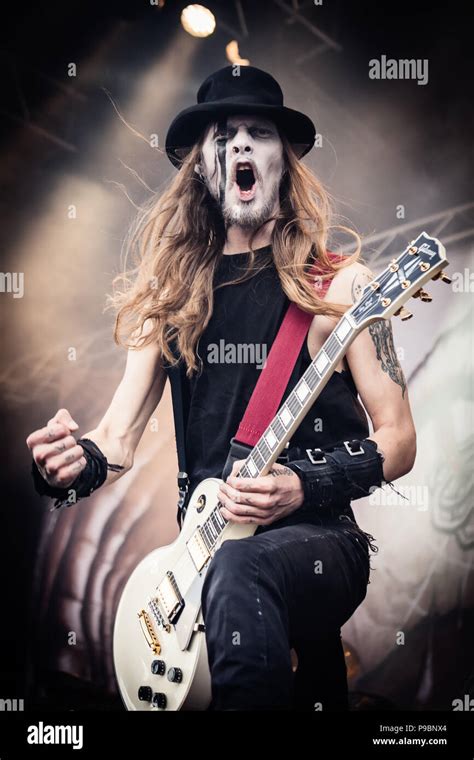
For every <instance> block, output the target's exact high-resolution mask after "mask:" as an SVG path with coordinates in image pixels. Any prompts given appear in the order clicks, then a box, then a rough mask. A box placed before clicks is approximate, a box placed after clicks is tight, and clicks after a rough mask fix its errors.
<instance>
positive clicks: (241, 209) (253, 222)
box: [222, 186, 278, 230]
mask: <svg viewBox="0 0 474 760" xmlns="http://www.w3.org/2000/svg"><path fill="white" fill-rule="evenodd" d="M277 200H278V187H276V186H275V188H274V190H273V192H272V194H271V197H269V198H266V199H264V200H263V202H260V203H259V202H257V204H256V203H255V200H252V201H236V202H235V203H233V204H232V205H230V206H229V205H227V204H226V203H224V208H223V209H222V216H223V218H224V223H225V225H226V227H230V226H232V225H237V226H238V227H243V228H245V229H249V230H254V229H256V228H257V227H260V225H262V224H263V223H264V222H266V221H267V220H268V219H269V218H270V217H271V216H272V214H273V211H274V209H275V204H276V201H277Z"/></svg>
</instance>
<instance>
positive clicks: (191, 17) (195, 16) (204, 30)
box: [181, 4, 216, 37]
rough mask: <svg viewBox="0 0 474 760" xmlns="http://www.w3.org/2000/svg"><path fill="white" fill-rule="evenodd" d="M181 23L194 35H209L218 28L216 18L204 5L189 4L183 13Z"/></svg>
mask: <svg viewBox="0 0 474 760" xmlns="http://www.w3.org/2000/svg"><path fill="white" fill-rule="evenodd" d="M181 24H182V25H183V29H185V31H186V32H188V34H191V35H192V36H193V37H209V36H210V35H211V34H212V33H213V31H214V29H215V28H216V19H215V17H214V14H213V13H211V11H210V10H209V8H206V7H205V6H204V5H197V4H195V5H187V6H186V8H184V9H183V11H182V13H181Z"/></svg>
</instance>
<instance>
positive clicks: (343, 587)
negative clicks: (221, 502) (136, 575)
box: [202, 516, 370, 710]
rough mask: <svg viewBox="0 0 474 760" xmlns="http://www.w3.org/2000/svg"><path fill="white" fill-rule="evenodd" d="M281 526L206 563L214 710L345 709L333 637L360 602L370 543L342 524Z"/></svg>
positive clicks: (337, 642)
mask: <svg viewBox="0 0 474 760" xmlns="http://www.w3.org/2000/svg"><path fill="white" fill-rule="evenodd" d="M292 517H293V516H292ZM287 522H288V520H282V521H279V522H278V523H277V522H275V523H273V524H272V525H271V526H266V527H263V526H259V527H258V528H257V531H256V533H255V534H254V535H253V536H250V537H249V538H244V539H240V540H236V541H232V540H228V541H225V542H224V543H223V544H222V546H221V547H220V548H219V549H218V550H217V552H216V554H215V556H214V559H213V560H212V562H211V565H210V567H209V570H208V572H207V576H206V579H205V582H204V587H203V591H202V610H203V616H204V622H205V624H206V641H207V649H208V656H209V665H210V669H211V679H212V703H211V707H210V709H211V710H261V709H267V710H276V709H283V710H285V709H286V710H288V709H302V710H305V709H307V710H320V709H322V710H328V709H329V710H330V709H347V679H346V667H345V662H344V655H343V652H342V647H341V639H340V628H341V626H342V625H343V623H345V622H346V620H348V619H349V618H350V616H351V615H352V613H353V612H354V610H355V609H356V608H357V607H358V606H359V604H360V603H361V602H362V600H363V599H364V598H365V595H366V593H367V584H368V582H369V575H370V562H369V541H368V538H367V535H366V534H365V533H363V532H362V531H361V530H360V528H359V527H358V526H357V525H356V524H355V523H354V522H353V521H352V520H351V519H350V518H348V517H346V516H344V517H340V518H334V519H332V520H330V521H326V522H324V523H322V521H320V520H312V521H311V522H308V521H307V518H306V519H305V521H303V522H299V524H298V523H297V524H289V525H288V524H287ZM292 522H293V521H292ZM294 522H296V521H294ZM292 647H293V648H294V649H295V650H296V653H297V655H298V668H297V671H296V675H295V674H294V672H293V670H292V667H291V658H290V649H291V648H292Z"/></svg>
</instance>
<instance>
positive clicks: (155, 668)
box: [151, 660, 166, 676]
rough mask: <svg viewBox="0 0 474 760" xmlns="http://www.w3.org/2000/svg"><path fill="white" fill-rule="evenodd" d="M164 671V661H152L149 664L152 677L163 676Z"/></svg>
mask: <svg viewBox="0 0 474 760" xmlns="http://www.w3.org/2000/svg"><path fill="white" fill-rule="evenodd" d="M165 671H166V665H165V661H164V660H153V662H152V663H151V672H152V673H153V675H154V676H163V675H164V674H165Z"/></svg>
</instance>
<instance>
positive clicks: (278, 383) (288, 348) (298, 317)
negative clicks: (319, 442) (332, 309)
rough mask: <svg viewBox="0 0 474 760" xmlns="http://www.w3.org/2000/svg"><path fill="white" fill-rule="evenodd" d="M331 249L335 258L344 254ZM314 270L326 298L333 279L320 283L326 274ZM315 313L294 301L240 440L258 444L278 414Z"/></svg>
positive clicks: (241, 427) (239, 433)
mask: <svg viewBox="0 0 474 760" xmlns="http://www.w3.org/2000/svg"><path fill="white" fill-rule="evenodd" d="M328 253H329V256H330V257H331V258H332V259H333V260H334V259H337V260H340V259H341V258H343V257H342V256H339V255H338V254H335V253H331V252H329V251H328ZM312 274H313V275H314V276H315V281H316V287H317V288H318V290H319V296H320V297H321V298H323V297H324V296H325V295H326V292H327V290H328V288H329V285H330V284H331V280H330V279H328V280H321V281H320V282H319V283H318V280H317V276H318V275H321V274H322V270H321V269H320V268H318V267H313V269H312ZM313 316H314V315H313V314H308V313H307V312H305V311H303V310H302V309H300V308H299V306H297V305H296V304H295V303H290V305H289V307H288V309H287V311H286V314H285V316H284V318H283V322H282V323H281V326H280V329H279V331H278V334H277V336H276V338H275V340H274V341H273V345H272V347H271V350H270V353H269V355H268V358H267V361H266V363H265V366H264V368H263V370H262V372H261V374H260V377H259V379H258V382H257V384H256V386H255V388H254V390H253V393H252V396H251V398H250V401H249V403H248V404H247V408H246V410H245V414H244V416H243V417H242V420H241V422H240V425H239V429H238V430H237V433H236V435H235V438H236V441H238V442H239V443H245V444H247V445H248V446H255V444H256V443H257V441H258V440H259V438H261V436H262V435H263V433H264V432H265V430H266V429H267V427H268V426H269V424H270V422H271V421H272V419H273V418H274V417H275V415H276V413H277V411H278V409H279V408H280V404H281V400H282V398H283V394H284V392H285V389H286V387H287V385H288V382H289V380H290V377H291V373H292V371H293V368H294V366H295V364H296V360H297V358H298V355H299V352H300V350H301V346H302V345H303V341H304V340H305V338H306V335H307V334H308V331H309V327H310V325H311V321H312V319H313Z"/></svg>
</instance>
